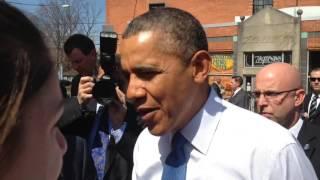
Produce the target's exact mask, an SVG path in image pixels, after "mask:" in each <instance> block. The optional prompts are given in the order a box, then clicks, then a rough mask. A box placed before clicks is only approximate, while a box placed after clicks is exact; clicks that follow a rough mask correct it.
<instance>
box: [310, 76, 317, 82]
mask: <svg viewBox="0 0 320 180" xmlns="http://www.w3.org/2000/svg"><path fill="white" fill-rule="evenodd" d="M309 79H310V81H312V82H314V81H316V80H318V81H319V82H320V77H319V78H315V77H310V78H309Z"/></svg>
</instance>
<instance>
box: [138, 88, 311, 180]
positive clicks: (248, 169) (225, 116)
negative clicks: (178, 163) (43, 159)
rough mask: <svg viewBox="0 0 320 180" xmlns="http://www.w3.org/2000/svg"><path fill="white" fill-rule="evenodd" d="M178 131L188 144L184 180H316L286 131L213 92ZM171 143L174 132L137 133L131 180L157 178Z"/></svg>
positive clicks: (309, 164)
mask: <svg viewBox="0 0 320 180" xmlns="http://www.w3.org/2000/svg"><path fill="white" fill-rule="evenodd" d="M181 133H182V134H183V136H184V137H185V138H186V139H187V140H188V141H189V142H190V143H191V144H190V146H189V147H187V150H188V151H190V158H189V161H188V164H187V173H186V179H187V180H215V179H216V180H259V179H261V180H302V179H306V180H314V179H317V177H316V175H315V172H314V170H313V168H312V165H311V163H310V162H309V160H308V159H307V157H306V156H305V153H304V152H303V150H302V149H301V147H300V145H299V144H298V143H297V141H296V140H295V138H294V137H293V136H292V135H291V134H290V132H288V130H287V129H284V128H283V127H281V126H280V125H278V124H277V123H275V122H272V121H270V120H268V119H266V118H264V117H262V116H260V115H258V114H255V113H252V112H250V111H247V110H245V109H242V108H239V107H237V106H235V105H232V104H231V103H229V102H227V101H224V100H221V99H220V98H218V97H217V95H216V94H215V92H214V91H213V90H211V93H210V96H209V98H208V100H207V102H206V103H205V105H204V107H203V108H202V109H201V110H200V111H199V112H198V113H197V114H196V115H195V117H193V118H192V120H191V121H190V122H189V123H188V124H187V126H186V127H185V128H184V129H182V130H181ZM171 139H172V134H167V135H164V136H160V137H159V136H153V135H152V134H150V133H149V131H148V130H147V129H145V130H144V131H143V132H142V133H141V134H140V136H139V137H138V140H137V143H136V145H135V149H134V168H133V174H132V179H133V180H135V179H137V180H161V175H162V171H163V164H164V161H165V159H166V157H167V155H168V154H169V152H170V143H171Z"/></svg>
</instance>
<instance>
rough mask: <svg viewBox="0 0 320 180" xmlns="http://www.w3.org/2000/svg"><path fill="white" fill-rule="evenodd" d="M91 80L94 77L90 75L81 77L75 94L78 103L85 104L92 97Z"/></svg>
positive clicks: (92, 84)
mask: <svg viewBox="0 0 320 180" xmlns="http://www.w3.org/2000/svg"><path fill="white" fill-rule="evenodd" d="M93 80H94V79H93V78H92V77H91V76H83V77H81V79H80V82H79V88H78V95H77V99H78V102H79V104H80V105H82V104H87V103H88V102H89V101H90V100H91V99H92V88H93V86H94V83H93Z"/></svg>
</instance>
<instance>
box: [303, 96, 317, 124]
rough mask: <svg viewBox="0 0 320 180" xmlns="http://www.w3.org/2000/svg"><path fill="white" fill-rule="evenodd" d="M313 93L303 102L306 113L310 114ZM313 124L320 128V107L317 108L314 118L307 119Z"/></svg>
mask: <svg viewBox="0 0 320 180" xmlns="http://www.w3.org/2000/svg"><path fill="white" fill-rule="evenodd" d="M311 96H312V93H309V94H307V96H306V97H305V98H304V102H303V110H304V112H306V113H308V107H309V103H310V100H311ZM307 120H308V121H310V122H311V123H312V124H315V125H319V126H320V106H318V107H317V111H316V114H315V115H314V116H313V117H309V118H308V119H307Z"/></svg>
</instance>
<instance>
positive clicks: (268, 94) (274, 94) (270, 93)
mask: <svg viewBox="0 0 320 180" xmlns="http://www.w3.org/2000/svg"><path fill="white" fill-rule="evenodd" d="M264 94H265V96H268V97H275V96H277V95H278V93H276V92H271V91H267V92H265V93H264Z"/></svg>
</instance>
